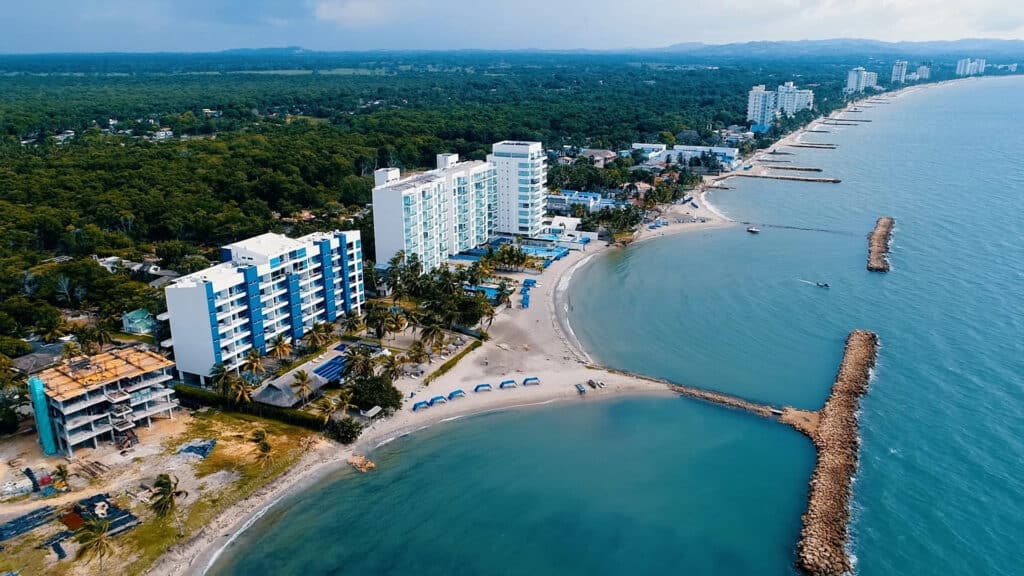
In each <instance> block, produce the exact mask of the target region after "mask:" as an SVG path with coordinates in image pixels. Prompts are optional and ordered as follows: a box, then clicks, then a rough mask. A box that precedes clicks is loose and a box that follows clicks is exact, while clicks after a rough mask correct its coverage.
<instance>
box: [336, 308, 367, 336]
mask: <svg viewBox="0 0 1024 576" xmlns="http://www.w3.org/2000/svg"><path fill="white" fill-rule="evenodd" d="M362 325H363V321H362V319H361V318H359V314H358V313H356V311H355V310H349V311H348V312H346V313H345V316H344V318H342V321H341V329H342V331H343V332H344V333H345V334H355V333H356V332H358V331H359V328H361V327H362Z"/></svg>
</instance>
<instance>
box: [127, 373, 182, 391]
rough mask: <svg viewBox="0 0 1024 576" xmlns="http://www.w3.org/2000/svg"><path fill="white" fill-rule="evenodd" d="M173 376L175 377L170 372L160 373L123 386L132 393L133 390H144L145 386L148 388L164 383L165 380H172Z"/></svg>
mask: <svg viewBox="0 0 1024 576" xmlns="http://www.w3.org/2000/svg"><path fill="white" fill-rule="evenodd" d="M173 378H174V377H173V376H171V375H170V374H158V375H156V376H153V377H150V378H143V379H142V380H139V381H138V382H136V383H134V384H131V385H129V386H125V387H124V388H123V390H124V391H125V392H128V393H132V392H136V391H138V390H142V389H143V388H148V387H150V386H155V385H157V384H162V383H164V382H167V381H169V380H172V379H173Z"/></svg>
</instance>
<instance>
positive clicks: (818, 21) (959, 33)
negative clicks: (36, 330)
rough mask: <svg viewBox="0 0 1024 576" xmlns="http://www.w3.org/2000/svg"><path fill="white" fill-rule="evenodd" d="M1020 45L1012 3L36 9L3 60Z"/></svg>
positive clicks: (402, 0) (16, 13) (1018, 10)
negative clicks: (711, 46)
mask: <svg viewBox="0 0 1024 576" xmlns="http://www.w3.org/2000/svg"><path fill="white" fill-rule="evenodd" d="M840 37H844V38H871V39H877V40H885V41H902V40H905V41H920V40H955V39H959V38H1010V39H1013V38H1024V8H1022V7H1021V4H1020V1H1019V0H973V1H972V2H969V3H968V2H951V1H948V0H898V1H895V0H758V1H755V2H752V1H750V0H646V1H645V2H638V3H627V2H622V1H621V0H587V1H586V2H573V1H564V0H563V1H555V2H551V1H550V0H518V1H516V2H503V3H480V2H478V1H474V0H433V1H428V0H43V1H41V2H24V3H17V4H14V5H12V6H9V7H8V8H7V9H6V10H5V14H4V33H3V34H2V35H0V53H6V54H11V53H21V54H24V53H42V52H164V51H169V52H204V51H219V50H226V49H232V48H259V47H268V46H302V47H304V48H309V49H312V50H328V51H329V50H373V49H392V50H409V49H429V50H446V49H467V48H469V49H472V48H476V49H498V50H508V49H531V48H532V49H547V50H560V49H597V50H614V49H628V48H640V49H643V48H659V47H665V46H669V45H671V44H676V43H685V42H706V43H715V44H720V43H729V42H748V41H753V40H799V39H824V38H840Z"/></svg>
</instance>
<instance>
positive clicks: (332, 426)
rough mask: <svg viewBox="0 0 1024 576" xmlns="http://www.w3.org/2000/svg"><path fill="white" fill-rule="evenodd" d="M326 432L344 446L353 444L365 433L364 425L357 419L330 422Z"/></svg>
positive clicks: (347, 418)
mask: <svg viewBox="0 0 1024 576" xmlns="http://www.w3.org/2000/svg"><path fill="white" fill-rule="evenodd" d="M325 432H326V434H327V436H329V437H331V438H334V439H335V440H337V441H338V442H341V443H342V444H351V443H353V442H355V441H356V440H358V439H359V435H360V434H362V432H363V424H362V422H359V421H357V420H356V419H355V418H352V417H345V418H341V419H339V420H333V421H331V422H329V423H328V424H327V428H326V430H325Z"/></svg>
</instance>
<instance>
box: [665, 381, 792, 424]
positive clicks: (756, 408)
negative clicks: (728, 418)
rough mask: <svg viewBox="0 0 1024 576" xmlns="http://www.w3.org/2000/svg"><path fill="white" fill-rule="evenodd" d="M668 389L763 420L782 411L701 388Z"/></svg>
mask: <svg viewBox="0 0 1024 576" xmlns="http://www.w3.org/2000/svg"><path fill="white" fill-rule="evenodd" d="M668 388H669V390H671V391H673V392H676V393H678V394H681V395H683V396H689V397H690V398H696V399H697V400H703V401H705V402H711V403H712V404H719V405H722V406H728V407H729V408H737V409H739V410H744V411H747V412H750V413H751V414H756V415H758V416H761V417H763V418H771V417H772V416H775V415H778V414H781V413H782V412H783V411H784V410H783V409H780V408H776V407H774V406H769V405H767V404H758V403H756V402H751V401H749V400H744V399H743V398H738V397H736V396H730V395H728V394H722V393H721V392H712V391H711V390H705V389H703V388H694V387H692V386H683V385H682V384H669V385H668Z"/></svg>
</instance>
